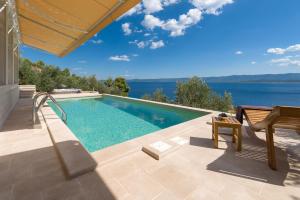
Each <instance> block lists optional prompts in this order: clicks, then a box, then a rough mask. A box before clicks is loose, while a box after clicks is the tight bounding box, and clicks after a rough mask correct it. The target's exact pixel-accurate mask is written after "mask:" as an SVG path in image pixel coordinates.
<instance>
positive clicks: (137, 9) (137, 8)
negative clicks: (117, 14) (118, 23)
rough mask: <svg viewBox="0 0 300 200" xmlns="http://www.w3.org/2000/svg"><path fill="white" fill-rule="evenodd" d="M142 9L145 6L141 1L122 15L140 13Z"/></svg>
mask: <svg viewBox="0 0 300 200" xmlns="http://www.w3.org/2000/svg"><path fill="white" fill-rule="evenodd" d="M142 9H143V6H142V4H141V3H139V4H137V5H136V6H134V7H133V8H131V9H130V10H128V11H127V12H126V13H125V14H124V15H123V16H122V17H125V16H131V15H134V14H140V13H142Z"/></svg>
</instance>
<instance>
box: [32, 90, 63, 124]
mask: <svg viewBox="0 0 300 200" xmlns="http://www.w3.org/2000/svg"><path fill="white" fill-rule="evenodd" d="M40 96H45V97H44V98H42V100H41V101H40V103H39V104H38V106H37V107H36V102H37V99H38V98H39V97H40ZM48 98H49V99H50V100H51V101H52V102H53V103H54V105H56V107H57V108H58V110H59V111H60V112H61V116H62V120H63V122H64V123H67V114H66V113H65V111H64V110H63V109H62V107H61V106H60V105H59V104H58V103H57V101H56V100H55V99H54V97H53V96H52V95H50V94H49V93H47V92H40V93H37V94H36V95H35V96H34V98H33V105H32V121H33V123H34V124H35V121H36V113H37V112H38V111H39V109H40V108H41V106H42V105H44V103H45V102H46V101H47V99H48Z"/></svg>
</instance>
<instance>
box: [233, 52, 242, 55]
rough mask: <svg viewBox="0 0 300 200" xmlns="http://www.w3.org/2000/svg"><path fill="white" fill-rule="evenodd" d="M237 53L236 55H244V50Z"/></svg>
mask: <svg viewBox="0 0 300 200" xmlns="http://www.w3.org/2000/svg"><path fill="white" fill-rule="evenodd" d="M235 54H236V55H242V54H243V52H242V51H236V52H235Z"/></svg>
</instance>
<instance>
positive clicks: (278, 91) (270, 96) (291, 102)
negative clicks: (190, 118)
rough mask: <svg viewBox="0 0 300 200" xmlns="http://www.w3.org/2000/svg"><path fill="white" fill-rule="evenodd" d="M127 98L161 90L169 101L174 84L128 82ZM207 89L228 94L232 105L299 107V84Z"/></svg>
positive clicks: (225, 85)
mask: <svg viewBox="0 0 300 200" xmlns="http://www.w3.org/2000/svg"><path fill="white" fill-rule="evenodd" d="M128 84H129V86H130V92H129V96H130V97H134V98H141V97H142V96H143V95H144V94H146V93H148V94H151V93H153V92H154V91H155V90H156V89H157V88H161V89H163V91H164V93H165V94H166V95H167V97H168V98H169V99H170V100H174V99H175V91H176V82H175V81H170V82H157V81H153V82H151V81H146V82H141V81H138V82H135V81H132V82H131V81H130V82H129V83H128ZM207 84H208V85H209V87H210V88H211V89H212V90H214V91H215V92H217V93H218V94H220V95H223V94H224V92H225V91H227V92H230V93H231V95H232V98H233V104H234V105H235V106H238V105H258V106H276V105H286V106H300V82H292V83H289V82H272V83H261V82H259V83H257V82H256V83H248V82H247V83H245V82H239V83H228V82H227V83H220V82H218V83H207Z"/></svg>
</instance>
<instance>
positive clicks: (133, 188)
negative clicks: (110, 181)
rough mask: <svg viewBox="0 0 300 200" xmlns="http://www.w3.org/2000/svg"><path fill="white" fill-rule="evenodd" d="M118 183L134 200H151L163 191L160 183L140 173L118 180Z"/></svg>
mask: <svg viewBox="0 0 300 200" xmlns="http://www.w3.org/2000/svg"><path fill="white" fill-rule="evenodd" d="M120 183H121V185H122V186H123V187H124V188H126V189H127V191H128V192H129V193H130V194H131V195H133V196H135V199H143V200H147V199H153V198H155V197H157V196H158V195H159V194H160V193H161V192H162V191H163V190H164V188H163V187H162V185H161V184H160V182H157V181H155V180H154V179H152V176H149V175H148V174H146V173H144V172H142V171H138V172H136V173H132V174H131V175H129V176H126V177H125V178H122V179H120Z"/></svg>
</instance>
